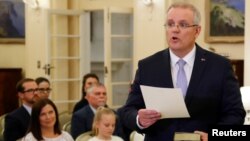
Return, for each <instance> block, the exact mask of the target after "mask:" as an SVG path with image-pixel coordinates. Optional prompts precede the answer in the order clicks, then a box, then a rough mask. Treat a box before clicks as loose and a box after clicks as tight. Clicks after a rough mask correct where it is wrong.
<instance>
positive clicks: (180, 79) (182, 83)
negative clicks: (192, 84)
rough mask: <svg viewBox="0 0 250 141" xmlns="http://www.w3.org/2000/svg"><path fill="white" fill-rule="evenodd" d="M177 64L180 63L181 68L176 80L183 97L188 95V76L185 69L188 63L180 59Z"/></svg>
mask: <svg viewBox="0 0 250 141" xmlns="http://www.w3.org/2000/svg"><path fill="white" fill-rule="evenodd" d="M177 64H178V65H179V70H178V73H177V81H176V85H177V88H181V91H182V94H183V97H185V96H186V91H187V77H186V73H185V70H184V65H185V64H186V62H185V61H184V60H182V59H180V60H179V61H178V62H177Z"/></svg>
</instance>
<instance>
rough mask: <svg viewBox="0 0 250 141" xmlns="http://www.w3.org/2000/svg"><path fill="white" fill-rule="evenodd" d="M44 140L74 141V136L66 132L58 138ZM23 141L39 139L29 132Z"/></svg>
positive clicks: (45, 140) (45, 139)
mask: <svg viewBox="0 0 250 141" xmlns="http://www.w3.org/2000/svg"><path fill="white" fill-rule="evenodd" d="M43 138H44V141H74V139H73V138H72V136H71V135H70V134H69V133H68V132H65V131H62V134H61V135H60V136H58V137H56V138H45V137H43ZM21 141H37V139H36V138H35V137H34V136H33V134H32V133H31V132H29V133H28V134H27V135H26V136H24V137H23V138H22V139H21Z"/></svg>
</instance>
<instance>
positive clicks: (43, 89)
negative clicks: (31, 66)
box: [37, 88, 52, 93]
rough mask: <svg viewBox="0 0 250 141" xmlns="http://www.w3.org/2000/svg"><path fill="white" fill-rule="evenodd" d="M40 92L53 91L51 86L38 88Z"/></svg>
mask: <svg viewBox="0 0 250 141" xmlns="http://www.w3.org/2000/svg"><path fill="white" fill-rule="evenodd" d="M37 90H38V92H39V93H50V92H51V91H52V89H51V88H38V89H37Z"/></svg>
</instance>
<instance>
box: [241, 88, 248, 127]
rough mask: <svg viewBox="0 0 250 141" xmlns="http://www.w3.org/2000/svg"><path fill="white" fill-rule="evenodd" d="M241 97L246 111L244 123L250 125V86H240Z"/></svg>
mask: <svg viewBox="0 0 250 141" xmlns="http://www.w3.org/2000/svg"><path fill="white" fill-rule="evenodd" d="M240 92H241V99H242V103H243V106H244V109H245V111H246V117H245V122H244V124H245V125H250V101H249V99H250V86H243V87H241V88H240Z"/></svg>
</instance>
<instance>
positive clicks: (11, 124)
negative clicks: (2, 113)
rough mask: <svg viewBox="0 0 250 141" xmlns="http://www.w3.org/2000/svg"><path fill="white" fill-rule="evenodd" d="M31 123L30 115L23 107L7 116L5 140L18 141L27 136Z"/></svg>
mask: <svg viewBox="0 0 250 141" xmlns="http://www.w3.org/2000/svg"><path fill="white" fill-rule="evenodd" d="M29 122H30V114H29V113H28V111H27V110H26V109H25V108H24V107H23V106H21V107H19V108H18V109H16V110H15V111H13V112H11V113H9V114H7V115H6V117H5V125H4V140H5V141H16V140H17V139H20V138H22V137H23V136H25V134H26V132H27V129H28V126H29Z"/></svg>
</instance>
